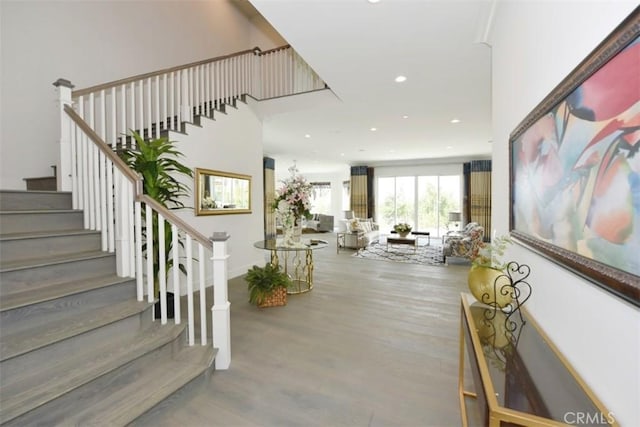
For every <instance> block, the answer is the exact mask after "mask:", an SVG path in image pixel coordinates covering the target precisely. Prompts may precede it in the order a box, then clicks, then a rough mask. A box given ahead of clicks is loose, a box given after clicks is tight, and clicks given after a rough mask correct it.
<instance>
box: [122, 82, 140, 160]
mask: <svg viewBox="0 0 640 427" xmlns="http://www.w3.org/2000/svg"><path fill="white" fill-rule="evenodd" d="M129 92H130V93H129V96H130V97H131V98H130V99H129V102H130V104H131V111H130V112H129V114H130V115H131V127H130V129H131V130H132V131H134V130H136V129H137V128H136V85H135V83H134V82H131V86H130V89H129ZM129 133H130V132H126V134H129ZM131 141H133V136H132V137H131ZM126 143H127V141H126V138H125V137H123V138H122V148H125V144H126Z"/></svg>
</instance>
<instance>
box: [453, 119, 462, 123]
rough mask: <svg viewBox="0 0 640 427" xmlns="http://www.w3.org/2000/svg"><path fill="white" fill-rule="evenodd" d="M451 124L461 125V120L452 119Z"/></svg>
mask: <svg viewBox="0 0 640 427" xmlns="http://www.w3.org/2000/svg"><path fill="white" fill-rule="evenodd" d="M451 123H460V119H452V120H451Z"/></svg>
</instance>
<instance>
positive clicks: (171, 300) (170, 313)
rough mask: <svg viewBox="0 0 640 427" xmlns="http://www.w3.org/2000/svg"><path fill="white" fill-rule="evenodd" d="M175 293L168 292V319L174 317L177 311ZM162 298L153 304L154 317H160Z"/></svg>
mask: <svg viewBox="0 0 640 427" xmlns="http://www.w3.org/2000/svg"><path fill="white" fill-rule="evenodd" d="M173 304H174V295H173V292H167V319H173V317H174V316H175V311H174V309H173V307H174V306H173ZM160 317H161V315H160V299H158V300H157V301H156V303H155V304H154V305H153V318H154V319H160Z"/></svg>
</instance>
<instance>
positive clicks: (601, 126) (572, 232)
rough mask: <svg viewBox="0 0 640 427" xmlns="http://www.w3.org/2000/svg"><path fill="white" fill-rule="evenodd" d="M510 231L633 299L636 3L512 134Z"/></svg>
mask: <svg viewBox="0 0 640 427" xmlns="http://www.w3.org/2000/svg"><path fill="white" fill-rule="evenodd" d="M509 150H510V153H509V154H510V168H509V169H510V184H511V185H510V195H511V200H510V202H511V215H510V230H511V234H512V236H513V237H514V238H515V239H516V240H517V241H519V242H521V243H524V244H525V245H528V246H529V247H531V248H532V249H534V250H536V251H538V252H539V253H541V254H543V255H544V256H546V257H548V258H550V259H551V260H553V261H554V262H556V263H558V264H560V265H562V266H563V267H566V268H568V269H570V270H572V271H574V272H576V273H578V274H580V275H581V276H583V277H585V278H587V279H589V280H591V281H593V282H594V283H597V284H598V285H600V286H602V287H603V288H605V289H606V290H608V291H610V292H612V293H614V294H616V295H618V296H620V297H622V298H624V299H625V300H627V301H629V302H631V303H632V304H634V305H636V306H640V8H636V10H634V12H633V13H632V14H631V15H630V16H629V17H628V18H627V19H626V20H625V21H624V22H623V23H622V24H620V26H618V28H616V29H615V30H614V31H613V32H612V33H611V34H610V35H609V36H608V37H607V38H606V39H605V40H604V41H603V42H602V43H601V44H600V45H599V46H598V47H597V48H596V49H595V50H594V51H593V52H592V53H591V54H590V55H589V56H588V57H587V58H586V59H585V60H584V61H583V62H582V63H580V64H579V65H578V67H576V69H574V70H573V71H572V73H571V74H570V75H569V76H568V77H567V78H565V79H564V80H563V81H562V82H561V83H560V84H559V85H558V86H557V87H556V88H555V89H554V90H553V91H552V92H551V93H550V94H549V95H548V96H547V97H546V98H545V99H544V100H543V101H542V102H541V103H540V105H538V106H537V107H536V108H535V109H534V110H533V111H532V112H531V113H530V114H529V115H528V116H527V117H526V118H525V119H524V120H523V121H522V123H521V124H520V125H518V127H517V128H516V129H515V130H514V131H513V132H512V134H511V136H510V141H509Z"/></svg>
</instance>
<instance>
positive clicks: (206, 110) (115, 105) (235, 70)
mask: <svg viewBox="0 0 640 427" xmlns="http://www.w3.org/2000/svg"><path fill="white" fill-rule="evenodd" d="M325 87H326V86H325V83H324V82H323V81H322V80H321V79H320V77H318V75H317V74H316V73H315V72H314V71H313V69H311V67H309V65H308V64H306V63H305V62H304V60H303V59H302V58H301V57H300V56H299V55H298V54H297V53H296V52H295V51H294V50H293V49H292V48H291V47H290V46H283V47H279V48H276V49H272V50H269V51H265V52H262V51H260V49H258V48H255V49H253V50H246V51H242V52H238V53H235V54H232V55H226V56H221V57H216V58H212V59H207V60H204V61H198V62H194V63H191V64H186V65H182V66H178V67H173V68H168V69H165V70H160V71H155V72H152V73H147V74H141V75H138V76H134V77H130V78H126V79H121V80H117V81H114V82H110V83H105V84H102V85H98V86H93V87H89V88H86V89H81V90H76V91H73V93H72V99H73V105H74V108H75V110H76V112H77V113H78V115H79V116H80V117H81V118H82V119H83V120H84V121H85V122H87V123H88V125H89V126H90V127H91V128H92V129H93V130H94V131H95V132H96V133H97V134H98V135H99V136H100V138H101V139H102V140H104V141H106V142H107V144H109V145H111V146H115V145H116V144H117V142H118V141H119V139H120V138H121V137H122V136H123V135H129V134H130V133H131V131H132V130H135V131H137V132H138V133H139V134H140V135H141V136H142V137H143V138H158V137H159V136H160V134H161V132H163V131H169V130H173V131H176V130H181V129H180V126H181V124H182V123H183V122H193V121H194V118H195V116H209V117H211V116H212V114H213V112H214V111H215V110H216V109H219V108H221V106H222V105H224V104H230V103H233V102H235V100H236V99H238V98H239V97H241V96H242V95H250V96H252V97H254V98H255V99H258V100H264V99H269V98H275V97H281V96H289V95H293V94H297V93H304V92H309V91H313V90H319V89H324V88H325ZM65 166H66V165H64V164H63V168H64V167H65ZM97 172H98V173H99V172H100V171H97ZM59 175H60V176H61V179H62V181H61V184H62V188H61V189H62V190H71V188H70V184H71V183H70V180H69V179H68V175H69V171H67V170H64V169H63V170H61V171H60V173H59ZM96 197H98V196H96ZM99 197H101V198H102V197H103V195H102V194H100V196H99ZM104 197H106V195H104ZM93 220H102V218H93Z"/></svg>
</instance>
